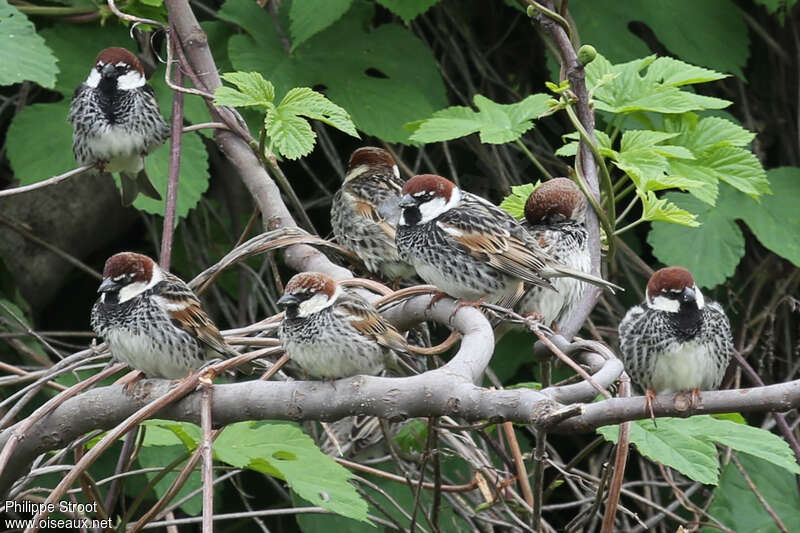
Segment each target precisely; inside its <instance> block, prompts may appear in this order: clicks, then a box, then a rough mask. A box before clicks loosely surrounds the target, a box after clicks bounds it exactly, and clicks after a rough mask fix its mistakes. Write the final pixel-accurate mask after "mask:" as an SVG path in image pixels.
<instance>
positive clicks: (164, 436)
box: [142, 418, 203, 451]
mask: <svg viewBox="0 0 800 533" xmlns="http://www.w3.org/2000/svg"><path fill="white" fill-rule="evenodd" d="M142 425H143V426H145V427H146V428H147V429H146V431H145V438H144V443H143V445H144V446H174V445H176V444H181V445H183V446H184V447H185V448H186V450H187V451H192V450H194V449H195V448H196V447H197V444H198V443H199V442H200V441H201V440H202V438H203V430H202V429H200V427H199V426H197V425H195V424H192V423H190V422H174V421H172V420H160V419H157V418H152V419H150V420H145V421H144V422H142Z"/></svg>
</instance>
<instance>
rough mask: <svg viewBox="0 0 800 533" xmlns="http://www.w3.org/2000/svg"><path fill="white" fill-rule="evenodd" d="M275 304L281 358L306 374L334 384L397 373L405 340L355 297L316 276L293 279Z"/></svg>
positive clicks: (310, 275) (363, 300)
mask: <svg viewBox="0 0 800 533" xmlns="http://www.w3.org/2000/svg"><path fill="white" fill-rule="evenodd" d="M278 304H280V305H283V306H285V307H286V317H285V318H284V319H283V322H282V323H281V326H280V329H279V330H278V337H279V338H280V340H281V345H282V346H283V348H284V349H285V350H286V354H287V355H288V356H289V357H290V358H291V359H292V360H293V361H294V362H295V363H297V364H298V365H299V366H300V367H301V368H302V369H303V370H304V371H305V372H306V373H307V374H309V375H310V376H312V377H316V378H321V379H339V378H344V377H349V376H354V375H356V374H370V375H375V374H378V373H379V372H380V371H381V370H383V369H384V368H386V367H389V368H390V369H396V368H398V362H397V356H396V354H395V352H400V353H407V351H408V345H407V344H406V340H405V338H403V336H402V335H401V334H400V333H399V332H398V331H397V330H396V329H395V328H394V326H392V325H391V324H389V323H388V322H387V321H386V320H385V319H384V318H383V317H382V316H381V315H380V314H378V312H377V311H376V310H375V308H374V307H373V306H372V304H370V303H369V302H367V301H366V300H365V299H364V298H362V297H361V296H359V295H358V294H356V293H350V292H347V291H346V290H344V289H343V288H342V287H340V286H339V285H338V284H337V283H336V281H334V280H333V279H332V278H331V277H329V276H326V275H325V274H321V273H318V272H303V273H300V274H297V275H295V276H294V277H293V278H292V279H290V280H289V283H287V284H286V289H285V291H284V293H283V296H281V298H280V299H279V300H278Z"/></svg>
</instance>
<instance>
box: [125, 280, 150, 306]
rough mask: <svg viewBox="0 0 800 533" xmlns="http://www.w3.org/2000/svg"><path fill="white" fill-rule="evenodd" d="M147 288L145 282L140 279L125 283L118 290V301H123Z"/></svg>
mask: <svg viewBox="0 0 800 533" xmlns="http://www.w3.org/2000/svg"><path fill="white" fill-rule="evenodd" d="M146 290H147V284H146V283H143V282H141V281H137V282H136V283H131V284H130V285H125V286H124V287H122V288H121V289H120V290H119V303H124V302H127V301H128V300H130V299H131V298H135V297H137V296H139V295H140V294H142V293H143V292H144V291H146Z"/></svg>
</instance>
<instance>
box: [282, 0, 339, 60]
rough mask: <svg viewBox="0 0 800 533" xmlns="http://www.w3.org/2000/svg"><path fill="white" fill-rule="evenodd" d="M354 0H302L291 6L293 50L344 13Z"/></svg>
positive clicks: (290, 19)
mask: <svg viewBox="0 0 800 533" xmlns="http://www.w3.org/2000/svg"><path fill="white" fill-rule="evenodd" d="M352 3H353V0H302V1H300V2H292V5H291V7H290V8H289V21H290V22H289V32H290V33H291V35H292V50H294V49H296V48H297V47H298V46H300V45H301V44H303V43H304V42H305V41H307V40H308V39H309V38H310V37H312V36H313V35H315V34H317V33H319V32H321V31H322V30H324V29H325V28H327V27H328V26H330V25H331V24H333V23H334V22H336V21H337V20H339V19H340V18H341V17H342V15H344V14H345V13H346V12H347V10H348V9H350V4H352Z"/></svg>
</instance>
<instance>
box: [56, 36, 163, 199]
mask: <svg viewBox="0 0 800 533" xmlns="http://www.w3.org/2000/svg"><path fill="white" fill-rule="evenodd" d="M67 120H68V121H69V122H70V123H71V124H72V126H73V128H74V131H73V135H72V151H73V153H74V154H75V159H76V160H77V161H78V164H79V165H95V167H96V169H97V170H99V171H102V172H119V173H120V182H121V184H122V204H123V205H130V204H132V203H133V201H134V200H135V199H136V196H137V194H138V193H140V192H141V193H142V194H144V195H146V196H149V197H151V198H154V199H156V200H161V195H160V194H159V193H158V191H157V190H156V188H155V187H154V186H153V184H152V182H151V181H150V179H149V178H148V176H147V174H146V173H145V171H144V158H145V156H146V155H147V154H149V153H150V152H152V151H153V150H155V149H156V148H158V147H159V146H160V145H161V144H162V143H163V142H164V140H166V138H167V137H168V136H169V126H167V123H166V122H165V121H164V117H162V116H161V111H159V109H158V101H157V100H156V97H155V93H154V92H153V88H152V87H150V86H149V85H148V84H147V82H146V80H145V76H144V70H143V69H142V63H141V62H140V61H139V59H138V58H137V57H136V56H135V55H134V54H133V53H132V52H130V51H129V50H126V49H124V48H116V47H115V48H106V49H105V50H103V51H102V52H100V55H98V56H97V59H96V60H95V63H94V66H93V67H92V69H91V70H90V71H89V76H88V77H87V78H86V81H84V82H83V83H81V84H80V85H79V86H78V88H77V89H76V90H75V93H74V94H73V96H72V102H71V104H70V109H69V115H68V117H67Z"/></svg>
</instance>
